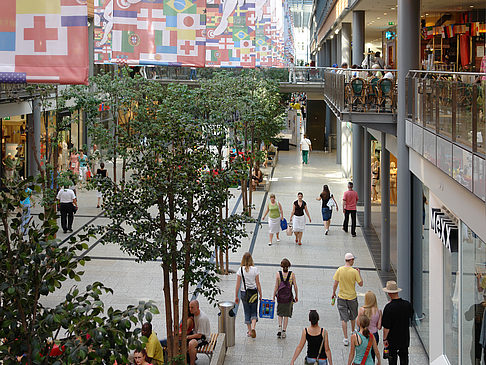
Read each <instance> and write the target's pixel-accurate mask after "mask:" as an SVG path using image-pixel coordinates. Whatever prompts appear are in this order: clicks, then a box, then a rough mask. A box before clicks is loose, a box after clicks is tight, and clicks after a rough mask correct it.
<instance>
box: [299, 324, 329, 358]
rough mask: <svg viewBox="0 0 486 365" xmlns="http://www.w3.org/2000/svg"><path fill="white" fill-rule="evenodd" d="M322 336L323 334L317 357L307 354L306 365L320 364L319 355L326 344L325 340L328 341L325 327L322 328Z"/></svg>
mask: <svg viewBox="0 0 486 365" xmlns="http://www.w3.org/2000/svg"><path fill="white" fill-rule="evenodd" d="M306 331H307V329H306ZM321 336H322V341H321V346H319V351H318V352H317V357H316V358H313V357H307V356H306V357H305V360H304V364H305V365H309V364H319V355H320V354H321V351H322V347H323V346H324V342H325V341H326V330H325V329H324V328H321Z"/></svg>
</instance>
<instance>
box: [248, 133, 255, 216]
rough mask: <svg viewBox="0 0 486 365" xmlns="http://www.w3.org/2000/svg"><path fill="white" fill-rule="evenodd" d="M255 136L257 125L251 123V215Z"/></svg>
mask: <svg viewBox="0 0 486 365" xmlns="http://www.w3.org/2000/svg"><path fill="white" fill-rule="evenodd" d="M254 136H255V127H254V125H253V124H252V125H251V141H250V143H251V158H250V180H249V181H250V193H249V194H250V198H249V202H248V215H249V216H250V217H251V205H252V204H253V179H252V176H253V162H254V160H255V148H254V147H255V144H254V143H253V138H254Z"/></svg>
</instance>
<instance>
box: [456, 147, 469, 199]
mask: <svg viewBox="0 0 486 365" xmlns="http://www.w3.org/2000/svg"><path fill="white" fill-rule="evenodd" d="M452 177H453V178H454V179H455V180H456V181H457V182H459V183H460V184H461V185H462V186H464V187H465V188H467V189H469V190H470V191H472V153H471V152H468V151H466V150H465V149H463V148H461V147H459V146H457V145H453V148H452Z"/></svg>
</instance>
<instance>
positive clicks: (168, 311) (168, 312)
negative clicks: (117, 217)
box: [158, 196, 174, 359]
mask: <svg viewBox="0 0 486 365" xmlns="http://www.w3.org/2000/svg"><path fill="white" fill-rule="evenodd" d="M158 205H159V215H160V231H161V232H165V230H166V225H167V224H166V221H165V204H164V199H163V197H162V196H160V197H159V198H158ZM167 251H168V249H167V246H166V248H165V250H164V252H163V253H162V257H167ZM161 266H162V272H163V275H164V301H165V327H166V329H167V357H168V358H169V359H172V358H173V357H174V352H173V347H174V346H173V343H174V335H173V333H172V307H171V304H170V303H171V295H170V277H169V274H170V269H169V265H168V263H167V261H166V260H164V261H163V262H162V265H161Z"/></svg>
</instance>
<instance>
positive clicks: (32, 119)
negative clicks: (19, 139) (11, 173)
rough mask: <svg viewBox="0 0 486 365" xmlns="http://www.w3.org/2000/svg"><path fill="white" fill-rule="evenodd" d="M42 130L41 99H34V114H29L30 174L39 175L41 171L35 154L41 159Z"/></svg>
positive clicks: (28, 159) (28, 157)
mask: <svg viewBox="0 0 486 365" xmlns="http://www.w3.org/2000/svg"><path fill="white" fill-rule="evenodd" d="M40 130H41V105H40V100H39V99H34V100H33V101H32V114H29V115H28V116H27V138H28V150H27V163H28V171H27V174H28V175H29V176H34V175H37V173H38V172H39V169H38V166H37V163H36V162H35V157H34V156H35V155H37V157H38V158H39V160H40Z"/></svg>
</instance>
